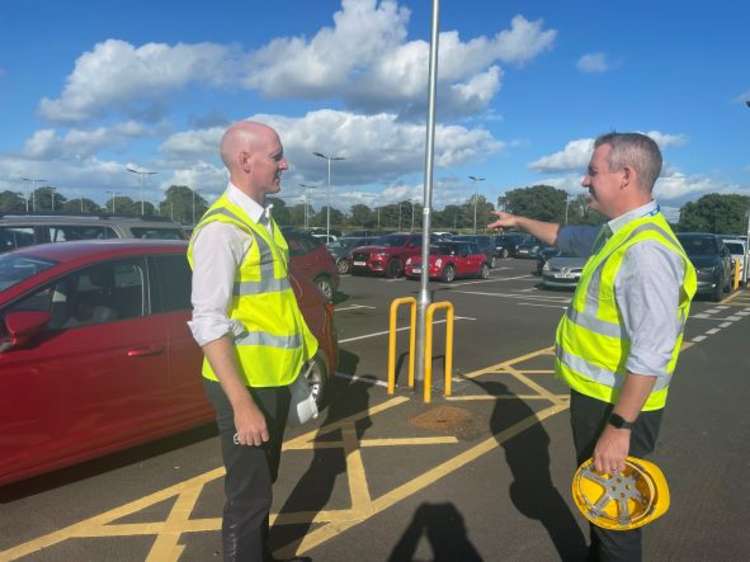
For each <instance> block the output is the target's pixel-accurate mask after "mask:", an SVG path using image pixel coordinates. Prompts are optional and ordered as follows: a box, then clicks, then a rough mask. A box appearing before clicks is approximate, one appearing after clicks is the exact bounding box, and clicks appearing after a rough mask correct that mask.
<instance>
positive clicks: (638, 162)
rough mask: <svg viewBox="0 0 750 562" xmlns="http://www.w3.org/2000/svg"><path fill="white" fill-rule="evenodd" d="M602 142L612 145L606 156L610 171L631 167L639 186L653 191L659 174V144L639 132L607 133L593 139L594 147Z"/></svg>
mask: <svg viewBox="0 0 750 562" xmlns="http://www.w3.org/2000/svg"><path fill="white" fill-rule="evenodd" d="M603 144H608V145H609V146H611V147H612V151H611V152H610V153H609V157H608V158H607V164H608V165H609V169H610V171H612V172H614V171H617V170H622V169H623V168H624V167H625V166H629V167H631V168H633V169H634V170H635V172H636V174H637V175H638V180H639V182H640V184H641V186H642V187H643V188H644V189H646V190H647V191H648V192H651V191H653V189H654V184H655V183H656V179H657V178H658V177H659V174H661V165H662V157H661V151H660V150H659V146H658V145H657V144H656V142H654V139H652V138H651V137H649V136H647V135H644V134H641V133H614V132H613V133H607V134H606V135H601V136H600V137H598V138H597V139H596V140H595V141H594V149H597V148H599V147H600V146H602V145H603Z"/></svg>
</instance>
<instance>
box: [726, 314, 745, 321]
mask: <svg viewBox="0 0 750 562" xmlns="http://www.w3.org/2000/svg"><path fill="white" fill-rule="evenodd" d="M741 318H742V317H741V316H734V315H733V316H727V317H726V318H724V320H730V321H731V322H737V320H740V319H741Z"/></svg>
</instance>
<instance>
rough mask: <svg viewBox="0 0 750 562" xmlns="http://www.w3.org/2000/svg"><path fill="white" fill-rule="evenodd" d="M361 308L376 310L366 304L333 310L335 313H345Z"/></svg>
mask: <svg viewBox="0 0 750 562" xmlns="http://www.w3.org/2000/svg"><path fill="white" fill-rule="evenodd" d="M360 308H369V309H370V310H375V307H374V306H367V305H366V304H353V305H351V306H347V307H344V308H334V309H333V310H334V311H335V312H345V311H347V310H359V309H360Z"/></svg>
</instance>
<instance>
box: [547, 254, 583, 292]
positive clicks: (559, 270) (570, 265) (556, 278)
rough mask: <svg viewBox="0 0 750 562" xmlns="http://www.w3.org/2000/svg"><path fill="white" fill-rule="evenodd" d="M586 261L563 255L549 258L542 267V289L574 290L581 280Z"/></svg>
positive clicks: (578, 257) (577, 257)
mask: <svg viewBox="0 0 750 562" xmlns="http://www.w3.org/2000/svg"><path fill="white" fill-rule="evenodd" d="M586 259H587V258H582V257H580V256H568V255H565V254H560V255H558V256H555V257H551V258H549V259H548V260H547V262H546V263H545V264H544V266H543V267H542V287H545V288H551V287H552V288H568V289H571V288H574V287H575V286H576V285H577V284H578V281H579V280H580V279H581V273H582V272H583V266H584V265H586Z"/></svg>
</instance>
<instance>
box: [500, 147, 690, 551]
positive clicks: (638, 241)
mask: <svg viewBox="0 0 750 562" xmlns="http://www.w3.org/2000/svg"><path fill="white" fill-rule="evenodd" d="M661 165H662V158H661V153H660V151H659V147H658V146H657V145H656V143H655V142H654V141H653V140H652V139H651V138H649V137H647V136H646V135H642V134H639V133H610V134H606V135H603V136H601V137H599V138H597V139H596V141H595V142H594V152H593V155H592V157H591V161H590V162H589V165H588V170H587V172H586V175H585V176H584V178H583V180H582V182H581V185H582V186H583V187H584V188H586V189H588V191H589V195H590V198H591V199H590V202H589V206H590V207H591V208H592V209H595V210H597V211H599V212H600V213H602V214H603V215H604V216H605V217H607V218H608V219H609V221H608V222H607V223H605V224H604V225H602V226H601V228H599V227H587V226H564V227H561V226H560V225H559V224H554V223H547V222H541V221H537V220H533V219H530V218H527V217H521V216H516V215H513V214H510V213H506V212H496V213H495V214H496V215H497V217H498V220H497V221H495V222H494V223H492V224H490V225H489V227H490V228H519V229H521V230H524V231H526V232H529V233H530V234H532V235H534V236H536V237H537V238H539V239H541V240H543V241H544V242H546V243H548V244H554V245H556V246H558V247H559V248H560V249H562V250H563V251H565V252H566V253H571V254H574V255H580V256H584V257H587V258H588V260H587V262H586V265H585V267H584V269H583V272H582V274H581V279H580V281H579V282H578V286H577V287H576V291H575V294H574V295H573V299H572V301H571V303H570V305H569V307H568V309H567V311H566V313H565V314H564V315H563V317H562V319H561V320H560V323H559V325H558V328H557V333H556V341H555V348H556V350H555V351H556V353H555V355H556V358H555V371H556V374H557V376H559V377H561V378H562V379H564V380H565V382H566V383H567V384H568V386H569V387H570V394H571V400H570V417H571V426H572V430H573V441H574V445H575V450H576V457H577V461H578V464H581V463H583V462H584V461H586V460H588V459H590V458H593V463H594V468H595V470H597V471H598V472H600V473H608V474H616V473H618V472H621V471H622V470H623V469H624V467H625V458H626V456H628V455H631V456H634V457H644V456H646V455H648V454H649V453H651V452H652V451H653V450H654V447H655V445H656V438H657V435H658V432H659V427H660V424H661V417H662V411H663V409H664V406H665V405H666V400H667V393H668V391H669V385H670V382H671V381H672V376H673V373H674V369H675V365H676V362H677V357H678V355H679V352H680V347H681V344H682V336H683V330H684V325H685V321H686V320H687V317H688V313H689V309H690V302H691V300H692V297H693V295H694V294H695V291H696V285H697V281H696V273H695V269H694V268H693V266H692V264H691V262H690V260H689V259H688V257H687V255H686V254H685V251H684V250H683V248H682V246H681V245H680V243H679V242H678V240H677V238H676V237H675V235H674V233H673V232H672V229H671V228H670V226H669V223H668V222H667V221H666V219H665V218H664V216H663V215H662V214H661V212H660V210H659V206H658V205H657V203H656V202H655V201H654V200H653V198H652V195H651V192H652V190H653V187H654V183H655V182H656V179H657V178H658V177H659V173H660V172H661ZM641 556H642V553H641V532H640V530H639V529H637V530H630V531H609V530H607V529H604V528H601V527H598V526H595V525H591V545H590V547H589V560H602V561H603V560H607V561H614V560H617V561H620V560H622V561H636V560H641Z"/></svg>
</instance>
